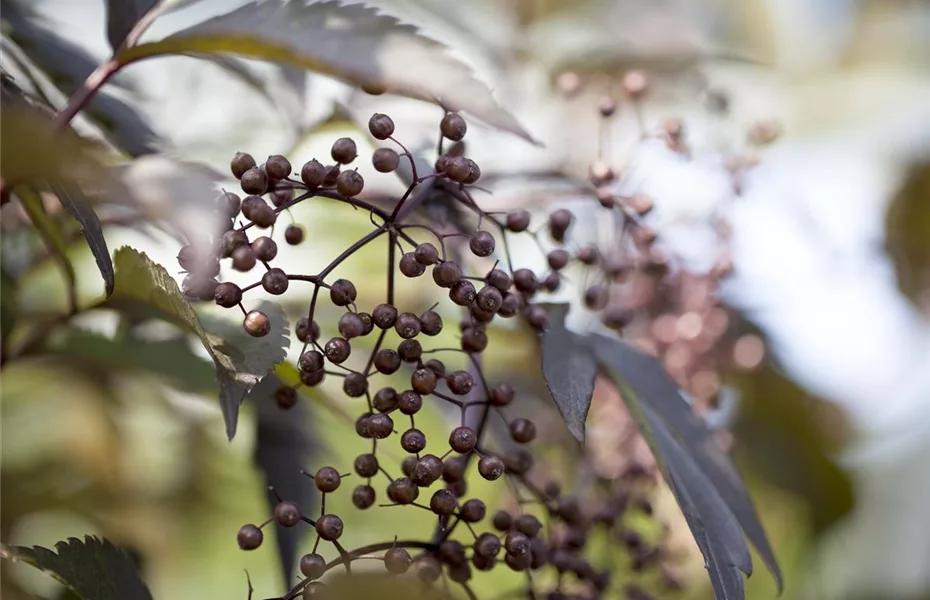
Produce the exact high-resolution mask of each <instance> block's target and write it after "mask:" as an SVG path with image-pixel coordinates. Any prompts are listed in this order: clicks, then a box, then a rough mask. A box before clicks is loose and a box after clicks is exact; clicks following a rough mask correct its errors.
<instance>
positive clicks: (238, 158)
mask: <svg viewBox="0 0 930 600" xmlns="http://www.w3.org/2000/svg"><path fill="white" fill-rule="evenodd" d="M255 164H256V163H255V159H254V158H252V155H251V154H246V153H245V152H236V155H235V156H233V159H232V161H230V163H229V167H230V170H231V171H232V174H233V177H235V178H236V179H242V176H243V175H244V174H245V172H246V171H248V170H249V169H251V168H252V167H254V166H255Z"/></svg>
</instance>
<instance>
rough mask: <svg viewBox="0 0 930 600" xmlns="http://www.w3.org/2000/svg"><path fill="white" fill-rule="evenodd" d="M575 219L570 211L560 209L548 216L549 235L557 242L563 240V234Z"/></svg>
mask: <svg viewBox="0 0 930 600" xmlns="http://www.w3.org/2000/svg"><path fill="white" fill-rule="evenodd" d="M574 219H575V217H574V215H572V213H571V211H569V210H566V209H564V208H560V209H559V210H556V211H554V212H552V214H550V215H549V235H551V236H552V239H554V240H555V241H557V242H561V241H563V240H564V239H565V232H566V231H568V228H569V227H570V226H571V224H572V221H574Z"/></svg>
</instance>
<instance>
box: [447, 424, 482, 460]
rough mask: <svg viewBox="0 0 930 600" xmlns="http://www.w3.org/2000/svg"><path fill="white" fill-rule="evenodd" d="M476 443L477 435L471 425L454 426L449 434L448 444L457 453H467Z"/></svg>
mask: <svg viewBox="0 0 930 600" xmlns="http://www.w3.org/2000/svg"><path fill="white" fill-rule="evenodd" d="M477 444H478V436H477V435H476V434H475V430H474V429H472V428H471V427H465V426H462V427H456V428H455V429H453V430H452V433H450V434H449V446H451V447H452V449H453V450H454V451H456V452H458V453H459V454H468V453H469V452H471V451H472V450H474V449H475V446H476V445H477Z"/></svg>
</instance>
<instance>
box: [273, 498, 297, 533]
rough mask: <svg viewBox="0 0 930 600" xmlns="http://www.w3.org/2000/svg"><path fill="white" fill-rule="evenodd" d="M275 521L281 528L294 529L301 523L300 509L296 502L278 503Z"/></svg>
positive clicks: (275, 510)
mask: <svg viewBox="0 0 930 600" xmlns="http://www.w3.org/2000/svg"><path fill="white" fill-rule="evenodd" d="M274 520H275V522H276V523H277V524H278V525H280V526H281V527H293V526H294V525H297V523H299V522H300V508H299V507H298V506H297V503H296V502H290V501H288V500H286V501H284V502H278V504H277V505H276V506H275V507H274Z"/></svg>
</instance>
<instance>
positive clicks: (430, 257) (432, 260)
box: [413, 242, 439, 266]
mask: <svg viewBox="0 0 930 600" xmlns="http://www.w3.org/2000/svg"><path fill="white" fill-rule="evenodd" d="M413 256H414V258H416V259H417V262H418V263H420V264H421V265H425V266H429V265H434V264H436V263H437V262H439V250H437V249H436V246H434V245H432V244H430V243H429V242H424V243H422V244H420V245H419V246H417V247H416V249H415V250H414V251H413Z"/></svg>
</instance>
